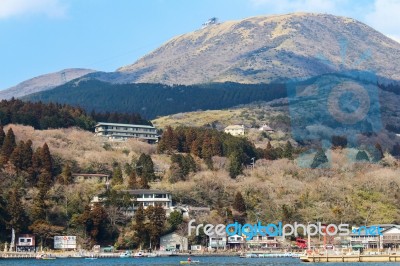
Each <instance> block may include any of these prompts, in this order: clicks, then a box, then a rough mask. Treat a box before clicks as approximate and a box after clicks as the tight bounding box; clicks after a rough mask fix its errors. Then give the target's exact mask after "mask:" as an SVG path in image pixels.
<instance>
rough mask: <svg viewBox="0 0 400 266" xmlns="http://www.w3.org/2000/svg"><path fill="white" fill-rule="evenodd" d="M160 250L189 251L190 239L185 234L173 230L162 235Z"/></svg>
mask: <svg viewBox="0 0 400 266" xmlns="http://www.w3.org/2000/svg"><path fill="white" fill-rule="evenodd" d="M160 250H163V251H187V250H188V239H187V237H185V236H182V235H180V234H177V233H175V232H172V233H170V234H167V235H164V236H162V237H160Z"/></svg>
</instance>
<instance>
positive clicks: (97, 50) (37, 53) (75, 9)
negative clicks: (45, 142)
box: [0, 0, 400, 89]
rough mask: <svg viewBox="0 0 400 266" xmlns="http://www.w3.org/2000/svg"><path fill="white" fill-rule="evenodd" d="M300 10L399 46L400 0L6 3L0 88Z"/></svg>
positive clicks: (124, 59)
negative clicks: (361, 27)
mask: <svg viewBox="0 0 400 266" xmlns="http://www.w3.org/2000/svg"><path fill="white" fill-rule="evenodd" d="M300 11H302V12H319V13H329V14H333V15H341V16H347V17H352V18H354V19H357V20H359V21H361V22H364V23H366V24H367V25H369V26H371V27H373V28H375V29H376V30H378V31H380V32H382V33H384V34H385V35H387V36H389V37H391V38H393V39H396V40H397V41H400V18H399V16H400V0H331V1H329V0H280V1H276V0H0V60H1V63H0V89H6V88H9V87H11V86H14V85H16V84H18V83H19V82H22V81H24V80H27V79H29V78H32V77H35V76H38V75H42V74H46V73H51V72H56V71H60V70H62V69H66V68H89V69H94V70H99V71H114V70H116V69H117V68H118V67H121V66H124V65H128V64H132V63H134V62H135V61H136V60H137V59H139V58H140V57H142V56H143V55H145V54H146V53H149V52H151V51H152V50H154V49H155V48H157V47H159V46H160V45H162V44H163V43H165V42H166V41H168V40H169V39H171V38H173V37H174V36H176V35H179V34H183V33H186V32H190V31H193V30H196V29H199V28H200V27H201V24H202V23H203V22H205V21H206V20H208V19H209V18H211V17H217V18H219V20H220V21H227V20H238V19H243V18H246V17H251V16H258V15H273V14H284V13H291V12H300Z"/></svg>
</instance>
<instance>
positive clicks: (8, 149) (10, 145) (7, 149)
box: [1, 128, 17, 164]
mask: <svg viewBox="0 0 400 266" xmlns="http://www.w3.org/2000/svg"><path fill="white" fill-rule="evenodd" d="M16 146H17V144H16V143H15V135H14V132H13V130H12V128H10V129H9V130H8V131H7V135H6V137H5V139H4V142H3V146H2V147H1V163H2V164H5V163H7V162H8V159H9V158H10V156H11V154H12V152H13V151H14V148H15V147H16Z"/></svg>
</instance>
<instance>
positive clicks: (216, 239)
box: [208, 232, 227, 250]
mask: <svg viewBox="0 0 400 266" xmlns="http://www.w3.org/2000/svg"><path fill="white" fill-rule="evenodd" d="M226 241H227V237H226V233H225V232H224V234H223V235H217V234H216V233H215V232H214V234H212V235H210V236H209V237H208V247H209V248H210V249H217V250H218V249H226Z"/></svg>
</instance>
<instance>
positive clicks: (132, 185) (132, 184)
mask: <svg viewBox="0 0 400 266" xmlns="http://www.w3.org/2000/svg"><path fill="white" fill-rule="evenodd" d="M138 186H139V184H138V182H137V179H136V172H135V171H131V174H130V175H129V179H128V188H129V189H138Z"/></svg>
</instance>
